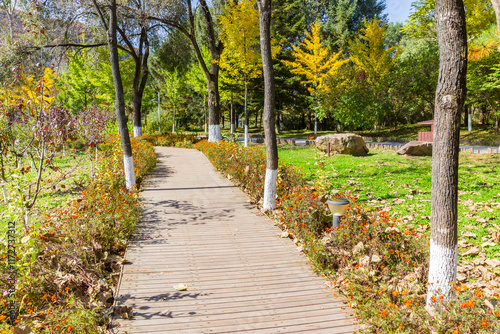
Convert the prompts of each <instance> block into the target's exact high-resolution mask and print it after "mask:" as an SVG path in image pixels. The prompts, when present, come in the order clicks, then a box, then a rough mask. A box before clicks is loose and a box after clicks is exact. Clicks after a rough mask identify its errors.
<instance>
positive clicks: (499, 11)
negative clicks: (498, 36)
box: [491, 0, 500, 30]
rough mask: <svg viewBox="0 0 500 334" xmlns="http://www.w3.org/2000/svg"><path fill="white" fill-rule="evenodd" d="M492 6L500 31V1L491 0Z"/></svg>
mask: <svg viewBox="0 0 500 334" xmlns="http://www.w3.org/2000/svg"><path fill="white" fill-rule="evenodd" d="M491 4H492V6H493V10H494V11H495V15H496V17H497V29H499V30H500V0H491Z"/></svg>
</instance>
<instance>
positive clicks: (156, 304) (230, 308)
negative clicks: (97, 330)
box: [112, 147, 358, 334]
mask: <svg viewBox="0 0 500 334" xmlns="http://www.w3.org/2000/svg"><path fill="white" fill-rule="evenodd" d="M156 152H157V154H158V157H159V159H160V162H159V164H158V167H157V168H156V169H155V170H154V171H153V173H152V176H151V177H150V178H149V179H148V180H147V181H146V183H145V185H144V188H145V190H144V192H143V193H142V194H143V198H144V204H145V211H144V214H143V217H142V220H141V222H140V224H139V225H138V229H137V231H136V234H135V236H134V238H133V240H132V241H131V242H130V245H129V247H128V249H127V253H126V258H127V260H128V261H130V263H128V264H126V265H124V268H123V275H122V278H121V281H120V285H119V287H118V289H119V290H118V294H117V296H118V298H117V305H127V306H131V307H132V308H133V312H134V316H133V317H132V318H131V319H130V320H125V319H114V320H113V323H114V327H113V329H112V331H113V333H128V334H132V333H262V334H264V333H272V334H274V333H331V334H334V333H353V332H354V331H357V329H358V327H357V326H356V325H354V324H353V323H354V321H353V318H352V316H350V315H349V314H348V313H347V312H348V311H349V310H346V309H345V307H346V305H345V304H343V303H342V302H341V301H340V300H339V299H336V298H335V297H333V292H332V291H331V290H329V289H328V288H327V287H326V286H325V285H324V279H323V278H320V277H318V276H316V275H315V274H314V273H313V272H312V269H311V267H310V266H309V264H308V261H307V259H306V258H305V256H304V255H303V254H301V253H300V252H298V251H297V247H296V246H295V245H294V244H293V243H292V241H291V240H290V239H288V238H287V239H282V238H280V237H279V235H280V230H279V229H278V228H277V227H275V226H274V225H273V222H272V221H271V220H270V219H268V218H267V217H265V216H262V215H260V213H259V211H258V210H256V209H255V208H253V207H252V206H251V205H250V204H248V198H247V197H246V196H245V195H244V194H243V193H242V192H241V191H240V190H239V189H238V188H237V187H235V186H234V185H233V184H232V183H231V182H229V181H228V180H227V179H225V178H223V177H222V176H221V175H220V174H219V173H217V172H215V171H214V170H213V168H212V165H211V164H210V162H209V161H208V160H207V159H206V158H205V156H204V155H203V154H202V153H201V152H198V151H195V150H188V149H177V148H162V147H161V148H156ZM181 283H183V284H186V285H187V290H185V291H177V290H176V289H174V288H173V286H174V285H177V284H181Z"/></svg>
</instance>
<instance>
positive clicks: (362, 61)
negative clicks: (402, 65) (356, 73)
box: [349, 17, 399, 84]
mask: <svg viewBox="0 0 500 334" xmlns="http://www.w3.org/2000/svg"><path fill="white" fill-rule="evenodd" d="M363 23H364V28H362V29H361V31H360V34H359V37H357V38H356V39H355V40H353V41H352V42H350V43H349V46H350V49H351V57H350V59H351V61H352V62H353V63H354V64H356V65H357V66H358V68H359V69H361V70H363V71H364V72H365V74H366V76H367V80H368V82H370V83H371V84H376V83H377V82H378V81H379V80H380V79H381V78H382V77H383V76H384V75H385V74H387V73H388V72H389V70H390V69H391V67H392V66H393V65H394V63H395V62H396V59H397V56H398V55H399V47H397V46H394V47H392V48H388V49H386V48H385V47H384V37H385V33H386V27H385V25H383V24H382V25H381V24H380V20H379V19H377V18H376V17H375V18H374V19H373V20H371V21H366V20H364V21H363ZM394 52H395V53H394Z"/></svg>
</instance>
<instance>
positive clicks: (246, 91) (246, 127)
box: [244, 73, 248, 147]
mask: <svg viewBox="0 0 500 334" xmlns="http://www.w3.org/2000/svg"><path fill="white" fill-rule="evenodd" d="M244 79H245V147H247V146H248V110H247V97H248V88H247V75H246V73H245V74H244Z"/></svg>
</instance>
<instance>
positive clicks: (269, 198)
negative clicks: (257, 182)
mask: <svg viewBox="0 0 500 334" xmlns="http://www.w3.org/2000/svg"><path fill="white" fill-rule="evenodd" d="M277 179H278V171H277V170H276V169H266V178H265V180H264V201H263V203H262V208H263V209H264V210H274V209H275V208H276V180H277Z"/></svg>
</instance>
